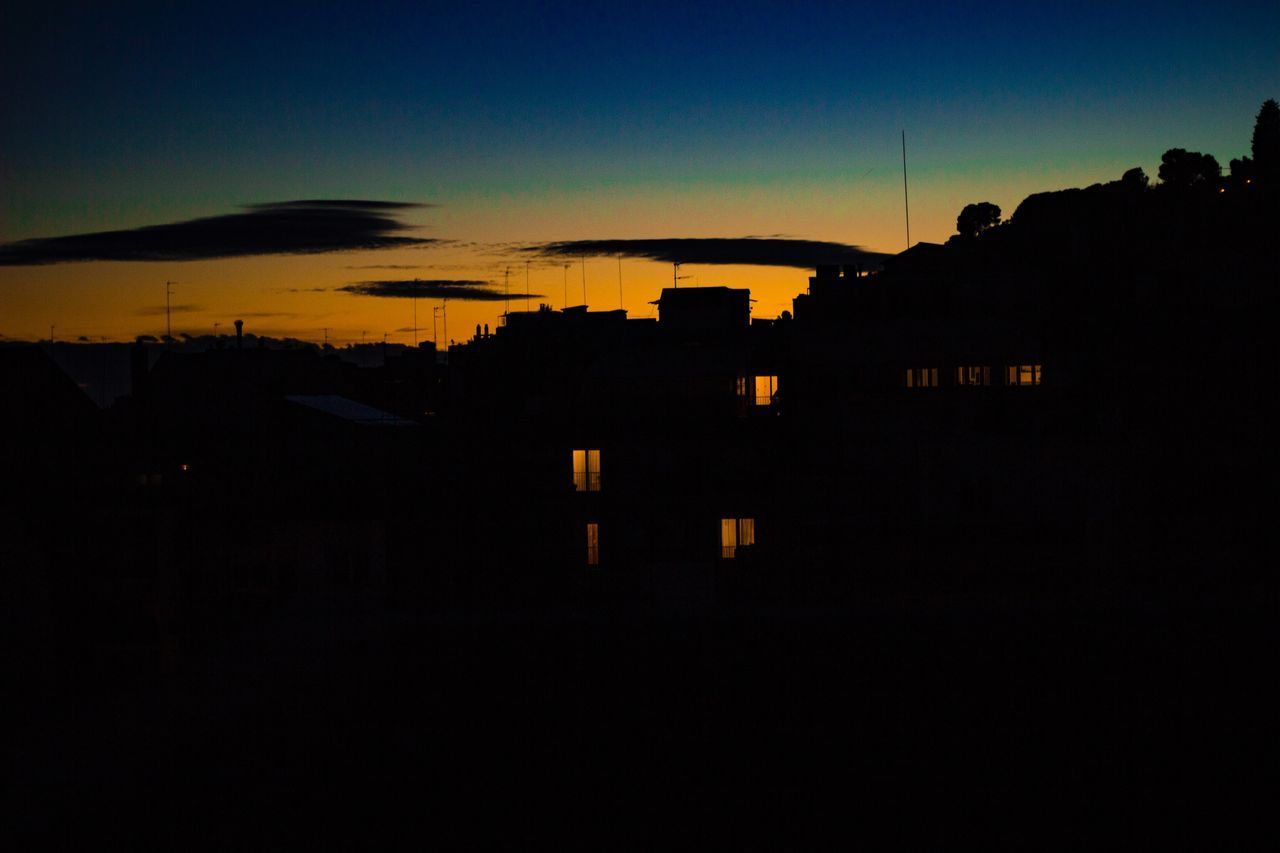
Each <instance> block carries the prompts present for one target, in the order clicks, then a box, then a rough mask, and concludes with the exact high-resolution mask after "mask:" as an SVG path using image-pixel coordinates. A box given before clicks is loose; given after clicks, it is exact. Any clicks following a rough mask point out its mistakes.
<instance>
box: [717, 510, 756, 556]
mask: <svg viewBox="0 0 1280 853" xmlns="http://www.w3.org/2000/svg"><path fill="white" fill-rule="evenodd" d="M754 544H756V520H755V519H754V518H722V519H720V556H721V557H723V558H724V559H726V560H732V559H733V558H734V557H735V556H737V553H738V548H739V547H740V546H744V545H754Z"/></svg>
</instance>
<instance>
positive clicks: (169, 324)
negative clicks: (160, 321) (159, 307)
mask: <svg viewBox="0 0 1280 853" xmlns="http://www.w3.org/2000/svg"><path fill="white" fill-rule="evenodd" d="M175 284H177V282H176V281H166V282H165V283H164V336H165V337H166V338H172V337H173V320H172V316H171V314H170V313H169V294H170V293H172V292H173V286H174V285H175Z"/></svg>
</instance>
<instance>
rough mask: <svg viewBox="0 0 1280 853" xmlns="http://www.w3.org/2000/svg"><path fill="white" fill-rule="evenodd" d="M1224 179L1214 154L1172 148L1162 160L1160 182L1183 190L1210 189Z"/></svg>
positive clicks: (1165, 153)
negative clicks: (1220, 179)
mask: <svg viewBox="0 0 1280 853" xmlns="http://www.w3.org/2000/svg"><path fill="white" fill-rule="evenodd" d="M1221 177H1222V167H1221V166H1219V165H1218V161H1217V159H1216V158H1215V157H1214V156H1213V155H1212V154H1201V153H1200V152H1199V151H1188V150H1187V149H1185V148H1170V149H1169V150H1168V151H1166V152H1164V155H1163V156H1162V157H1161V158H1160V181H1161V183H1163V184H1165V185H1166V186H1170V187H1177V188H1183V189H1208V188H1210V187H1212V186H1214V185H1215V184H1217V182H1218V179H1219V178H1221Z"/></svg>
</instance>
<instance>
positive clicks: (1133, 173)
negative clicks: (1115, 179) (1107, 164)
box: [1119, 166, 1151, 190]
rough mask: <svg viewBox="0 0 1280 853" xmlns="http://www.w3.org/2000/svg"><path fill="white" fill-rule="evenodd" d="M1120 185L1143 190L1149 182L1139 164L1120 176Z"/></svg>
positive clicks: (1129, 188)
mask: <svg viewBox="0 0 1280 853" xmlns="http://www.w3.org/2000/svg"><path fill="white" fill-rule="evenodd" d="M1119 183H1120V186H1122V187H1124V188H1125V189H1127V190H1145V189H1146V188H1147V187H1148V186H1149V185H1150V183H1151V181H1150V180H1149V179H1148V178H1147V173H1146V172H1144V171H1143V170H1142V167H1141V166H1134V167H1133V168H1132V169H1130V170H1129V171H1127V172H1125V173H1124V174H1123V175H1121V176H1120V181H1119Z"/></svg>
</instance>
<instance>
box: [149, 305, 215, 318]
mask: <svg viewBox="0 0 1280 853" xmlns="http://www.w3.org/2000/svg"><path fill="white" fill-rule="evenodd" d="M203 310H204V306H202V305H170V306H169V307H168V308H165V306H163V305H148V306H147V307H145V308H139V309H138V310H137V311H135V312H133V313H134V314H136V315H137V316H139V317H163V316H164V315H165V314H166V313H170V314H193V313H195V312H196V311H203Z"/></svg>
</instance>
